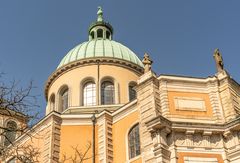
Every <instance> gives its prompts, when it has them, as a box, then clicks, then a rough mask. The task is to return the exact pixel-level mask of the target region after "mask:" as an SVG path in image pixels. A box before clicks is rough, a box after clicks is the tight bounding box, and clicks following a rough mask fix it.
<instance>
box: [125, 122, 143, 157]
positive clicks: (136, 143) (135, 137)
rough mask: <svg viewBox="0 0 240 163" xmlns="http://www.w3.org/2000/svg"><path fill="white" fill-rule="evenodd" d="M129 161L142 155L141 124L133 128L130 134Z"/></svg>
mask: <svg viewBox="0 0 240 163" xmlns="http://www.w3.org/2000/svg"><path fill="white" fill-rule="evenodd" d="M128 152H129V159H131V158H134V157H136V156H138V155H140V153H141V151H140V138H139V124H137V125H135V126H133V128H131V130H130V131H129V133H128Z"/></svg>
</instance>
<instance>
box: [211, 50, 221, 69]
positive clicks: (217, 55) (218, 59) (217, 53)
mask: <svg viewBox="0 0 240 163" xmlns="http://www.w3.org/2000/svg"><path fill="white" fill-rule="evenodd" d="M213 57H214V60H215V62H216V67H217V72H222V71H224V67H223V66H224V64H223V59H222V55H221V53H220V51H219V49H215V50H214V54H213Z"/></svg>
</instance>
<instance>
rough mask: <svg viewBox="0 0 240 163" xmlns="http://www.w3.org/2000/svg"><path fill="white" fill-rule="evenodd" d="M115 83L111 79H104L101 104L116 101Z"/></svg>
mask: <svg viewBox="0 0 240 163" xmlns="http://www.w3.org/2000/svg"><path fill="white" fill-rule="evenodd" d="M114 93H115V92H114V84H113V83H112V82H110V81H104V82H103V83H102V85H101V104H102V105H110V104H114V103H115V100H114V99H115V97H114Z"/></svg>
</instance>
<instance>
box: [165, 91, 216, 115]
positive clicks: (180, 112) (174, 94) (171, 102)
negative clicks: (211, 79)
mask: <svg viewBox="0 0 240 163" xmlns="http://www.w3.org/2000/svg"><path fill="white" fill-rule="evenodd" d="M174 97H197V98H202V99H203V100H204V101H205V105H206V111H196V110H177V108H175V104H174ZM168 100H169V109H170V114H172V115H183V116H186V117H198V116H204V117H212V116H213V114H212V108H211V103H210V99H209V95H208V94H207V93H191V92H177V91H168Z"/></svg>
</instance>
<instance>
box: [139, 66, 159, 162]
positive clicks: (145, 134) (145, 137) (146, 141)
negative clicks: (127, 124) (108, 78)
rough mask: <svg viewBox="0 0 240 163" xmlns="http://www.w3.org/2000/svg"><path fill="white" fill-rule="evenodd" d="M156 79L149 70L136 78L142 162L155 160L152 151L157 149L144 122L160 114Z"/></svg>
mask: <svg viewBox="0 0 240 163" xmlns="http://www.w3.org/2000/svg"><path fill="white" fill-rule="evenodd" d="M158 85H159V83H158V80H157V78H156V75H155V74H154V73H153V72H152V71H149V72H147V73H145V74H143V75H142V76H141V77H140V79H139V80H138V86H137V88H136V91H137V99H138V103H137V107H138V109H139V112H140V139H141V140H142V141H141V151H142V158H143V162H145V163H151V162H156V158H155V155H154V153H156V152H158V150H156V149H155V151H154V152H153V149H154V143H153V141H152V135H151V133H150V132H149V131H148V129H147V126H146V124H145V123H146V122H148V121H149V120H151V119H153V118H155V117H156V116H157V115H159V114H160V112H161V111H160V96H159V89H158V87H159V86H158Z"/></svg>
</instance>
